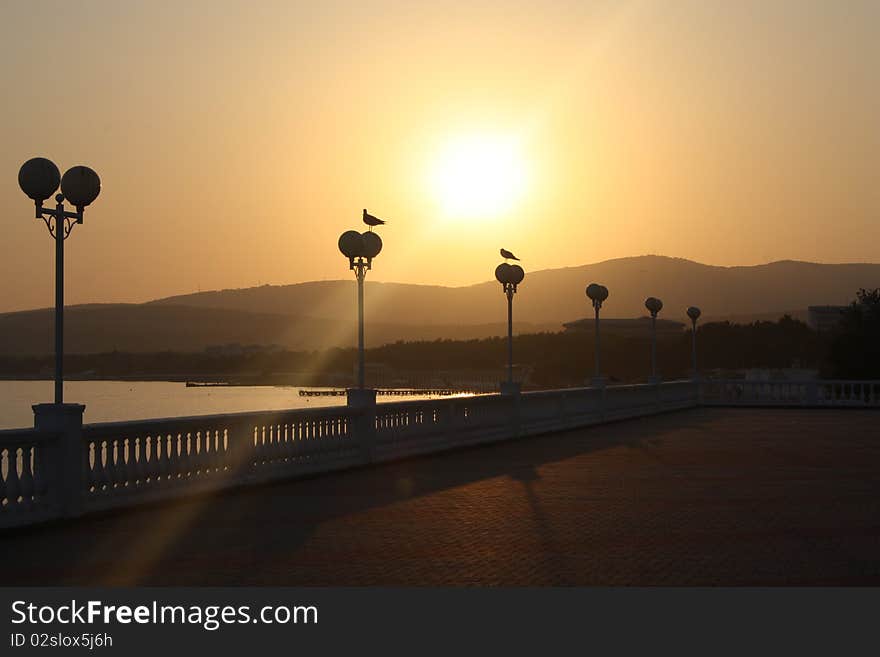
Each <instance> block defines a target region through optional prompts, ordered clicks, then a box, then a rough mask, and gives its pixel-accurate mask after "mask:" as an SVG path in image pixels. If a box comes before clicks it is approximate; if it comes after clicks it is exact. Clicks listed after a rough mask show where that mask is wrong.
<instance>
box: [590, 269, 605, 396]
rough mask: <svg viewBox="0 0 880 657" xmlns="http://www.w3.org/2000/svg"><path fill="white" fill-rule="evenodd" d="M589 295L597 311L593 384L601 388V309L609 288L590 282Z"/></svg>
mask: <svg viewBox="0 0 880 657" xmlns="http://www.w3.org/2000/svg"><path fill="white" fill-rule="evenodd" d="M587 297H589V299H590V301H592V302H593V308H594V309H595V311H596V331H595V334H596V340H595V343H596V357H595V361H596V362H595V366H596V373H595V374H594V376H593V386H594V387H596V388H601V387H602V386H604V385H605V381H604V379H603V378H602V368H601V365H600V361H599V353H600V350H599V309H600V308H601V307H602V302H603V301H605V299H607V298H608V288H607V287H605V286H604V285H599V284H598V283H590V284H589V285H587Z"/></svg>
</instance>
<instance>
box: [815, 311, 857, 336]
mask: <svg viewBox="0 0 880 657" xmlns="http://www.w3.org/2000/svg"><path fill="white" fill-rule="evenodd" d="M847 308H848V306H810V307H809V308H807V324H809V326H810V328H812V329H813V330H814V331H817V332H819V333H827V332H828V331H831V330H833V329H834V328H835V327H836V326H837V325H838V324H839V323H840V319H841V317H842V316H843V312H844V311H845V310H846V309H847Z"/></svg>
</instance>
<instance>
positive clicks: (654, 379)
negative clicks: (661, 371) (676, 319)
mask: <svg viewBox="0 0 880 657" xmlns="http://www.w3.org/2000/svg"><path fill="white" fill-rule="evenodd" d="M645 308H647V309H648V312H649V313H651V383H658V382H659V381H660V377H658V376H657V313H659V312H660V310H662V308H663V302H662V301H660V299H657V298H656V297H648V298H647V299H645Z"/></svg>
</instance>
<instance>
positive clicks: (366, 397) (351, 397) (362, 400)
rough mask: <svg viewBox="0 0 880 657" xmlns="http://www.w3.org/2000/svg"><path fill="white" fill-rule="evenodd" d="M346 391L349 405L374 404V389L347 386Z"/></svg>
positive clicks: (356, 406) (358, 406) (360, 406)
mask: <svg viewBox="0 0 880 657" xmlns="http://www.w3.org/2000/svg"><path fill="white" fill-rule="evenodd" d="M346 393H347V395H346V396H347V398H348V405H349V406H353V407H355V408H363V407H364V406H375V405H376V391H375V390H373V389H372V388H349V389H348V390H346Z"/></svg>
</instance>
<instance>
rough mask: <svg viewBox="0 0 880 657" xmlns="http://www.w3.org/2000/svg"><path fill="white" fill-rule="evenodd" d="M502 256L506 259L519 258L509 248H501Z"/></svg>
mask: <svg viewBox="0 0 880 657" xmlns="http://www.w3.org/2000/svg"><path fill="white" fill-rule="evenodd" d="M501 257H502V258H504V259H505V260H519V258H517V257H516V256H515V255H513V254H512V253H511V252H510V251H508V250H507V249H501Z"/></svg>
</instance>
